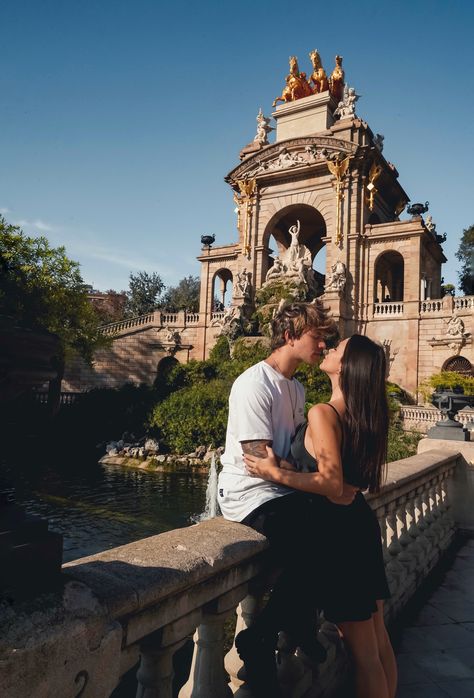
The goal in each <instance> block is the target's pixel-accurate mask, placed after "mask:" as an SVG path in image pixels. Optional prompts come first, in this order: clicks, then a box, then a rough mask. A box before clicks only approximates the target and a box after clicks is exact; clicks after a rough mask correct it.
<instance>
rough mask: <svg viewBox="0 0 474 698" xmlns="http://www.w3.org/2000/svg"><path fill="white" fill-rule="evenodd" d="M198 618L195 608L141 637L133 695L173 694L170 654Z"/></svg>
mask: <svg viewBox="0 0 474 698" xmlns="http://www.w3.org/2000/svg"><path fill="white" fill-rule="evenodd" d="M200 619H201V610H200V609H197V610H196V611H193V612H192V613H190V614H188V615H187V616H184V617H183V618H180V619H179V620H177V621H175V622H174V623H171V624H170V625H166V626H165V627H164V628H162V629H161V630H158V631H157V632H156V633H153V634H152V635H148V636H147V637H146V638H145V639H144V640H143V642H142V644H141V646H140V653H141V660H140V667H139V669H138V672H137V680H138V687H137V694H136V698H173V692H172V689H173V677H174V672H173V656H174V654H175V652H176V651H177V650H179V649H180V647H182V646H183V645H184V643H185V642H186V639H187V638H188V637H189V636H190V634H191V633H192V632H193V630H194V628H195V627H196V625H197V624H198V623H199V621H200Z"/></svg>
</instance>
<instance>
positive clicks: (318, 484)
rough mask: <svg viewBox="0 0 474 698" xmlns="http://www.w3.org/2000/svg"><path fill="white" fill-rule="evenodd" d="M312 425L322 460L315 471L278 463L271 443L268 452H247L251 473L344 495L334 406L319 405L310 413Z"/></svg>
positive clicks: (298, 487) (316, 451) (295, 486)
mask: <svg viewBox="0 0 474 698" xmlns="http://www.w3.org/2000/svg"><path fill="white" fill-rule="evenodd" d="M308 427H309V429H310V430H311V435H312V442H313V448H314V455H315V457H316V460H317V461H318V471H317V472H315V473H299V472H292V471H291V470H285V469H282V468H280V467H278V461H277V459H276V457H275V455H274V454H273V451H272V450H271V449H270V448H268V447H267V451H268V456H267V457H266V458H258V457H256V456H253V455H251V454H245V455H244V461H245V464H246V466H247V470H248V471H249V473H250V475H254V476H255V477H261V478H263V479H264V480H271V481H272V482H275V483H277V484H279V485H285V486H286V487H291V488H293V489H295V490H302V491H303V492H313V493H315V494H322V495H325V496H327V497H335V498H337V497H340V496H341V495H342V494H343V491H344V487H343V485H344V483H343V474H342V463H341V430H340V426H339V423H338V420H337V417H336V415H335V414H333V410H331V408H327V407H325V406H324V405H315V406H314V407H312V408H311V409H310V411H309V414H308Z"/></svg>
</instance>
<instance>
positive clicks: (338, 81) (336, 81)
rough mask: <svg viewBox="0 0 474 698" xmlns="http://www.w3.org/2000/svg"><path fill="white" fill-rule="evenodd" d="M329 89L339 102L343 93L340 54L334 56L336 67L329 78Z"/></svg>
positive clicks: (342, 72) (342, 71)
mask: <svg viewBox="0 0 474 698" xmlns="http://www.w3.org/2000/svg"><path fill="white" fill-rule="evenodd" d="M329 91H330V93H331V94H332V96H333V97H334V99H335V100H336V101H337V102H340V101H341V99H342V96H343V94H344V70H343V69H342V56H336V67H335V68H334V70H333V71H332V73H331V77H330V78H329Z"/></svg>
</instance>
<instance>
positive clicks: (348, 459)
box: [244, 335, 397, 698]
mask: <svg viewBox="0 0 474 698" xmlns="http://www.w3.org/2000/svg"><path fill="white" fill-rule="evenodd" d="M321 369H322V370H323V371H325V373H327V375H328V376H329V378H330V379H331V385H332V395H331V400H330V401H329V402H328V403H327V404H319V405H315V406H314V407H312V408H311V409H310V410H309V413H308V421H307V423H305V424H303V425H302V427H301V428H300V429H299V430H298V431H297V433H296V434H295V437H294V440H293V444H292V455H293V458H294V460H295V462H296V466H297V468H298V471H296V472H295V471H294V469H293V470H292V469H291V468H292V466H291V465H290V464H289V463H287V462H285V461H280V462H278V459H277V458H276V457H275V455H274V454H273V452H272V450H271V449H270V448H269V449H268V456H267V458H257V457H255V456H251V455H245V457H244V458H245V463H246V466H247V469H248V471H249V473H250V474H251V475H254V476H256V477H261V478H263V479H265V480H271V481H272V482H276V483H278V484H281V485H286V486H288V487H292V488H293V489H297V490H303V491H305V492H310V493H312V495H313V499H314V506H315V509H316V510H317V517H316V519H315V520H318V521H320V522H321V527H322V532H323V534H324V533H327V535H326V536H321V537H323V538H324V539H325V542H324V544H323V547H322V549H321V548H319V553H320V554H322V555H324V564H322V565H321V574H322V575H323V577H324V584H323V586H324V589H325V591H324V592H323V603H322V606H323V610H324V614H325V617H326V619H327V620H329V621H331V622H333V623H335V624H336V625H337V626H338V627H339V629H340V632H341V633H342V635H343V637H344V640H345V643H346V645H347V647H348V650H349V652H350V653H351V655H352V658H353V662H354V667H355V679H356V689H357V696H358V698H394V696H395V691H396V682H397V669H396V663H395V657H394V654H393V649H392V646H391V644H390V640H389V637H388V634H387V631H386V628H385V624H384V619H383V599H385V598H387V597H388V596H389V595H390V592H389V589H388V586H387V580H386V576H385V569H384V563H383V554H382V545H381V540H380V528H379V525H378V522H377V519H376V517H375V515H374V513H373V511H372V509H371V508H370V507H369V505H368V504H367V502H366V501H365V499H364V496H363V495H362V492H361V491H360V490H366V489H368V490H369V492H377V491H378V489H379V488H380V484H381V480H382V474H383V469H384V465H385V462H386V453H387V438H388V405H387V398H386V393H385V371H386V362H385V352H384V349H383V347H382V346H380V345H379V344H376V343H375V342H373V341H372V340H370V339H369V338H368V337H363V336H361V335H353V336H352V337H350V338H349V339H345V340H343V341H342V342H341V343H340V344H339V345H338V347H337V348H335V349H330V350H329V351H328V352H327V353H326V356H325V358H324V360H323V361H322V363H321ZM344 483H348V484H350V485H353V486H356V487H358V488H359V492H358V493H357V495H356V497H355V499H354V502H353V503H352V504H350V505H349V506H341V505H339V504H337V503H335V502H337V498H338V497H339V496H340V495H341V494H342V492H343V487H344ZM314 495H316V496H314ZM317 495H319V496H317ZM321 495H323V496H321ZM331 498H334V503H333V501H332V500H331ZM319 535H320V534H319Z"/></svg>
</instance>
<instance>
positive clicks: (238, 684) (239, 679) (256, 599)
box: [224, 590, 263, 698]
mask: <svg viewBox="0 0 474 698" xmlns="http://www.w3.org/2000/svg"><path fill="white" fill-rule="evenodd" d="M262 603H263V590H261V591H260V592H259V593H252V594H248V595H247V596H246V597H245V598H244V599H242V601H241V602H240V604H239V605H238V606H237V609H236V613H237V622H236V625H235V635H236V636H237V635H238V634H239V633H240V631H241V630H245V629H246V628H248V627H249V626H250V625H252V623H253V621H254V618H255V616H256V615H258V613H259V612H260V609H261V607H262ZM224 666H225V669H226V671H227V673H228V674H229V676H230V683H229V686H230V688H231V689H232V691H233V693H234V696H235V697H238V698H252V694H251V692H250V689H249V688H248V687H247V686H246V684H245V668H244V663H243V661H242V660H241V659H240V657H239V655H238V653H237V650H236V649H235V644H233V645H232V647H231V649H230V650H229V651H228V652H227V654H226V656H225V658H224Z"/></svg>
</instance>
